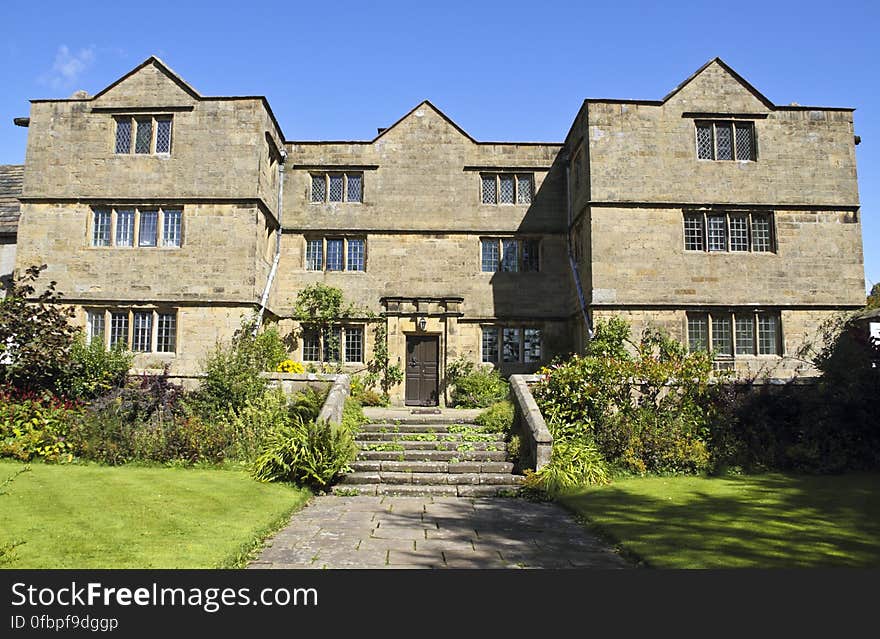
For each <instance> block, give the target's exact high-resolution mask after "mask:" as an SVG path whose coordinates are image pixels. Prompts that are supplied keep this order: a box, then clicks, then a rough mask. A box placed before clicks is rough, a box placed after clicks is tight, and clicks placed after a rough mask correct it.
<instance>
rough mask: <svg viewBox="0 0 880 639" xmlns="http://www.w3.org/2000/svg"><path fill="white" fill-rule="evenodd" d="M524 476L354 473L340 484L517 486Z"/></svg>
mask: <svg viewBox="0 0 880 639" xmlns="http://www.w3.org/2000/svg"><path fill="white" fill-rule="evenodd" d="M522 481H523V476H522V475H513V474H511V473H436V472H435V473H430V472H426V473H417V472H400V471H387V472H386V471H380V472H361V471H358V472H353V473H348V474H347V475H345V476H343V478H342V481H341V482H340V484H345V485H348V484H421V485H428V484H429V485H441V486H442V485H459V484H470V485H489V486H515V485H518V484H520V483H522Z"/></svg>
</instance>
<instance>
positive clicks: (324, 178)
mask: <svg viewBox="0 0 880 639" xmlns="http://www.w3.org/2000/svg"><path fill="white" fill-rule="evenodd" d="M308 175H309V203H310V204H363V203H364V172H363V171H354V170H352V171H346V170H344V169H343V170H338V171H309V173H308ZM331 176H332V177H339V178H341V179H342V196H341V197H342V199H340V200H331V199H330V178H331ZM355 177H357V178H360V184H361V186H360V190H359V192H358V195H359V197H360V199H357V200H351V199H349V197H350V195H349V194H350V188H349V187H350V180H351V179H352V178H355ZM316 180H317V181H318V182H319V183H320V182H323V184H324V187H323V188H324V191H323V199H321V200H316V199H315V187H314V184H315V181H316Z"/></svg>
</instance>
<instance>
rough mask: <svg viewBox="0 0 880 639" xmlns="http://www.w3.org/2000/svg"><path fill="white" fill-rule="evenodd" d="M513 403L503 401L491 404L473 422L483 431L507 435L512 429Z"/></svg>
mask: <svg viewBox="0 0 880 639" xmlns="http://www.w3.org/2000/svg"><path fill="white" fill-rule="evenodd" d="M513 417H514V408H513V402H511V401H510V400H507V399H505V400H504V401H502V402H496V403H494V404H492V405H491V406H490V407H489V408H488V409H486V410H484V411H483V412H482V413H480V414H479V415H477V418H476V419H475V420H474V421H475V422H476V423H477V424H479V425H480V426H482V427H483V428H484V429H486V430H488V431H492V432H496V433H508V432H510V429H511V428H512V427H513Z"/></svg>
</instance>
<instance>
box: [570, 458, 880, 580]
mask: <svg viewBox="0 0 880 639" xmlns="http://www.w3.org/2000/svg"><path fill="white" fill-rule="evenodd" d="M649 482H650V483H649ZM642 488H647V490H642ZM563 503H564V504H565V505H567V506H568V507H570V508H572V509H573V510H575V511H577V512H579V513H581V514H582V515H584V516H585V517H586V518H587V520H588V521H589V522H590V524H591V525H592V526H594V527H596V528H597V529H598V530H599V531H600V532H601V533H603V534H604V535H606V536H608V537H610V538H611V539H612V540H614V541H615V542H618V543H620V545H621V547H622V548H623V549H624V550H625V551H628V552H631V553H634V554H636V555H637V556H639V557H641V558H642V559H644V560H645V561H646V563H648V564H649V565H652V566H655V567H670V568H727V567H729V568H734V567H755V568H763V567H777V568H783V567H804V566H861V567H865V566H880V541H878V540H880V475H876V474H874V475H866V474H860V475H842V476H783V475H762V476H743V477H725V478H711V479H701V478H662V477H658V478H652V479H646V480H633V481H623V482H620V483H619V484H616V485H615V484H613V485H611V486H607V487H603V488H599V489H591V490H588V491H585V492H583V493H579V494H575V495H572V496H568V497H566V498H564V499H563Z"/></svg>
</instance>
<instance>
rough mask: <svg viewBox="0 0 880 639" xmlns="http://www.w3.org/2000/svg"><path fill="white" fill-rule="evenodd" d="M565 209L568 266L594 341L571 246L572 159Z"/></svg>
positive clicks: (568, 159) (567, 161)
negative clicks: (566, 217)
mask: <svg viewBox="0 0 880 639" xmlns="http://www.w3.org/2000/svg"><path fill="white" fill-rule="evenodd" d="M565 208H566V213H567V216H568V226H567V228H568V232H567V233H566V235H567V237H566V238H565V244H566V246H567V247H568V265H569V267H571V276H572V277H573V278H574V286H575V289H576V290H577V296H578V301H579V302H580V305H581V315H583V318H584V326H585V327H586V329H587V341H588V342H589V341H590V340H591V339H593V324H592V322H590V314H589V313H588V312H587V301H586V299H585V298H584V289H583V286H581V274H580V272H579V271H578V267H577V262H576V261H575V259H574V248H573V247H572V245H571V223H572V214H571V157H570V156H566V158H565Z"/></svg>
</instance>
